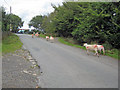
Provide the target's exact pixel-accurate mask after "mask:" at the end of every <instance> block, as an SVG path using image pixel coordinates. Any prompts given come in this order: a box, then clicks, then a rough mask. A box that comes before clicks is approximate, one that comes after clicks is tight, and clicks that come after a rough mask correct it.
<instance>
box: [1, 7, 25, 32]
mask: <svg viewBox="0 0 120 90" xmlns="http://www.w3.org/2000/svg"><path fill="white" fill-rule="evenodd" d="M0 13H1V14H2V19H0V22H2V31H10V29H11V30H12V32H17V31H18V27H22V26H23V23H24V22H23V21H22V19H21V18H20V17H19V16H17V15H15V14H7V13H6V11H5V8H4V7H0ZM10 27H11V28H10Z"/></svg>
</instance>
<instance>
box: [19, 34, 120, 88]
mask: <svg viewBox="0 0 120 90" xmlns="http://www.w3.org/2000/svg"><path fill="white" fill-rule="evenodd" d="M18 36H19V37H20V39H21V41H22V42H23V46H24V47H25V48H26V49H28V50H29V51H30V53H31V54H32V56H33V57H34V58H35V59H36V60H37V61H38V64H39V65H40V66H41V70H42V72H43V73H42V74H41V76H39V79H40V82H39V85H40V86H41V87H42V88H118V60H116V59H113V58H110V57H107V56H102V55H101V56H100V57H99V58H98V57H97V56H93V54H90V55H89V56H88V55H87V54H86V51H85V50H81V49H79V48H75V47H71V46H67V45H64V44H61V43H59V42H54V43H50V42H49V41H46V40H45V39H42V38H32V36H31V35H24V34H18Z"/></svg>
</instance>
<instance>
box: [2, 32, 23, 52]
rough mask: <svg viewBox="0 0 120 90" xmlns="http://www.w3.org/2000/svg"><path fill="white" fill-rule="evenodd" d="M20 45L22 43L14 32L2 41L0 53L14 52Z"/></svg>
mask: <svg viewBox="0 0 120 90" xmlns="http://www.w3.org/2000/svg"><path fill="white" fill-rule="evenodd" d="M22 45H23V44H22V42H21V41H20V39H19V37H18V36H17V35H15V34H12V35H10V36H8V37H7V38H5V39H4V40H3V41H2V53H3V54H6V53H10V52H14V51H15V50H17V49H20V48H21V47H22Z"/></svg>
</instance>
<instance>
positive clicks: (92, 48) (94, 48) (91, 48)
mask: <svg viewBox="0 0 120 90" xmlns="http://www.w3.org/2000/svg"><path fill="white" fill-rule="evenodd" d="M84 46H85V47H86V50H87V54H88V52H89V50H93V51H95V55H97V56H98V57H99V54H98V46H97V45H95V44H94V45H88V44H87V43H85V44H84ZM88 55H89V54H88Z"/></svg>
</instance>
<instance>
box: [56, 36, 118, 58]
mask: <svg viewBox="0 0 120 90" xmlns="http://www.w3.org/2000/svg"><path fill="white" fill-rule="evenodd" d="M58 41H59V42H61V43H63V44H66V45H69V46H74V47H77V48H81V49H84V50H86V48H85V47H84V46H80V45H77V44H73V43H70V42H68V41H66V40H65V39H64V38H62V37H59V39H58ZM118 52H119V51H118V50H117V49H112V50H106V53H105V55H106V56H110V57H112V58H115V59H118Z"/></svg>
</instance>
